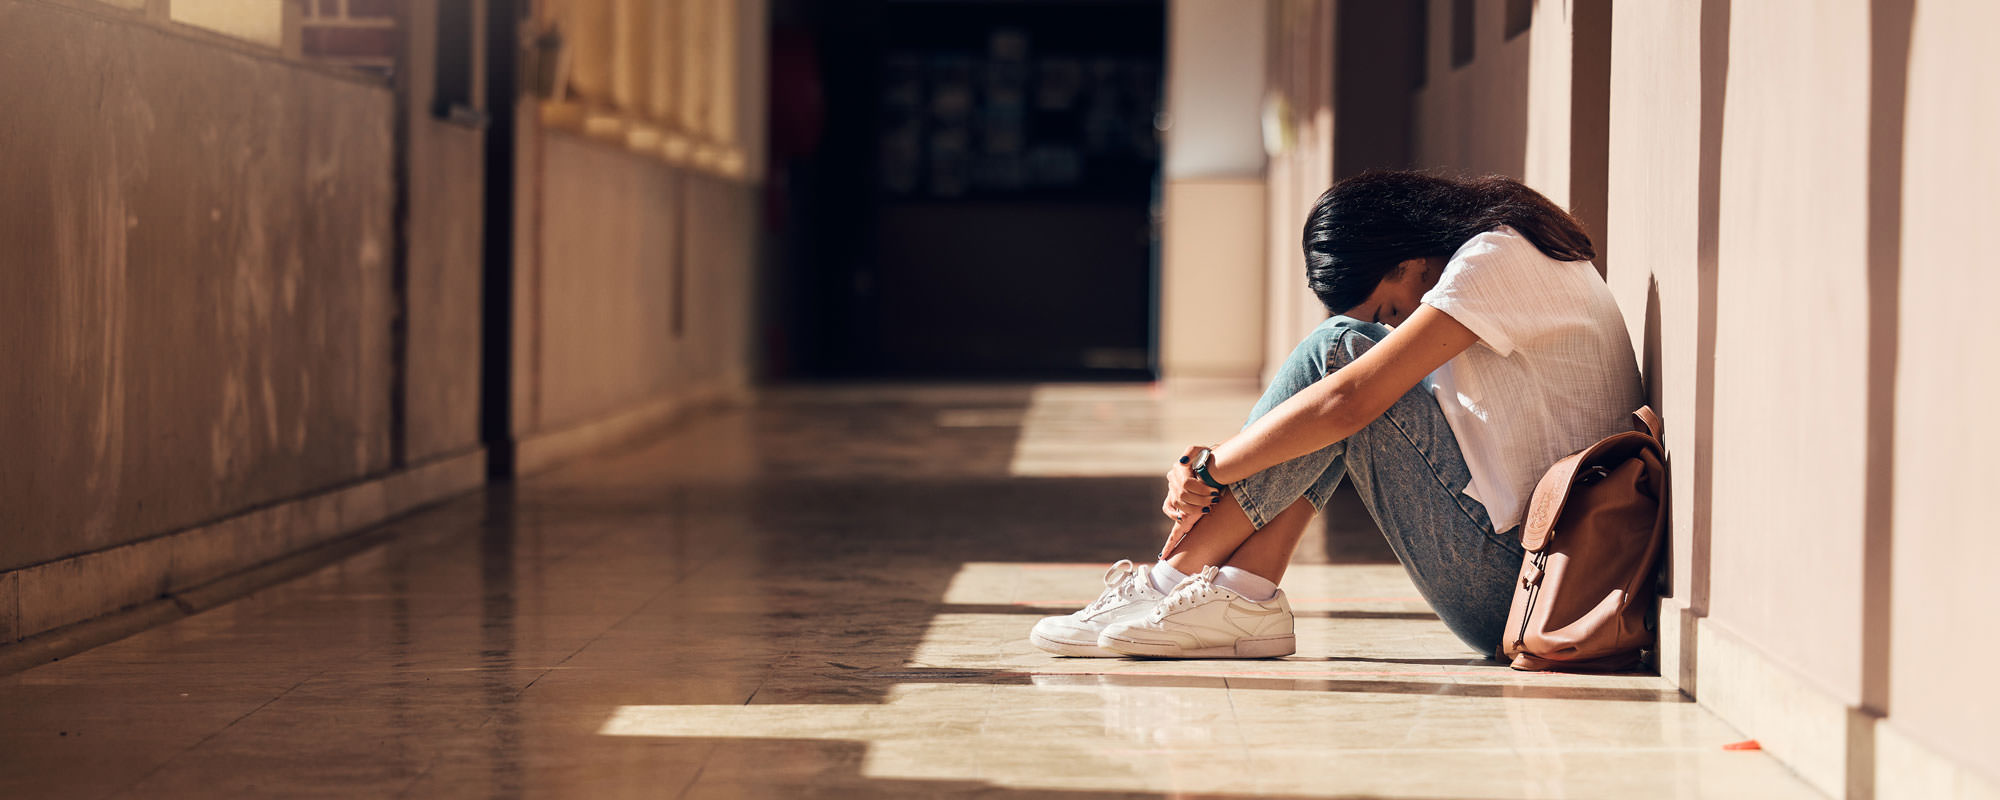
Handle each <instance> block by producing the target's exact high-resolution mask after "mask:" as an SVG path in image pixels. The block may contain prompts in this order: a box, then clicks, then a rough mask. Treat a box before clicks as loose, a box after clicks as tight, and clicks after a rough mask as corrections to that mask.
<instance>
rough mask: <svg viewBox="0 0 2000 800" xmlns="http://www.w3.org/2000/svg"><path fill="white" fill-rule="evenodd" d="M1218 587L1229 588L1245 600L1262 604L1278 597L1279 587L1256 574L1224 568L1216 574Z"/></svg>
mask: <svg viewBox="0 0 2000 800" xmlns="http://www.w3.org/2000/svg"><path fill="white" fill-rule="evenodd" d="M1215 583H1216V585H1217V586H1226V587H1229V589H1230V590H1231V591H1234V592H1235V593H1237V594H1240V595H1243V598H1244V599H1245V600H1249V601H1251V602H1253V603H1262V602H1265V601H1267V600H1270V599H1271V598H1273V597H1277V596H1278V585H1277V584H1275V583H1272V582H1270V581H1267V580H1264V579H1263V578H1261V577H1258V576H1257V574H1256V573H1252V572H1245V571H1243V570H1240V569H1237V568H1235V567H1223V568H1222V569H1220V570H1217V571H1216V573H1215Z"/></svg>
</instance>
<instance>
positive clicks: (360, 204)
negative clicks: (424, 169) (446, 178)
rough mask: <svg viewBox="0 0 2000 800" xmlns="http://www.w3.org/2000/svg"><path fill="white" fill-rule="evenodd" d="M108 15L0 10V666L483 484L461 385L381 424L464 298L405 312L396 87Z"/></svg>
mask: <svg viewBox="0 0 2000 800" xmlns="http://www.w3.org/2000/svg"><path fill="white" fill-rule="evenodd" d="M126 5H132V4H117V5H105V4H98V3H91V2H81V1H80V0H79V2H72V3H48V2H16V1H14V0H0V31H5V32H6V33H7V42H8V46H7V47H5V48H0V104H4V106H5V107H6V108H8V109H12V110H13V112H10V113H8V114H6V115H5V116H4V118H0V185H5V186H7V187H9V189H10V191H8V192H6V193H4V195H0V372H4V374H5V375H6V379H5V381H4V382H0V409H4V410H5V413H4V414H0V441H4V442H6V443H7V457H6V458H4V459H0V644H4V643H7V642H11V641H14V640H16V639H20V638H23V637H27V636H30V635H34V634H38V633H42V632H45V631H50V630H53V629H57V628H60V627H62V626H65V625H69V624H71V623H75V622H79V621H83V620H87V619H90V618H93V617H97V616H99V615H101V614H105V613H107V612H111V611H116V610H118V609H121V608H134V607H143V606H150V607H160V608H171V607H172V604H171V603H170V602H168V601H167V600H165V599H163V598H168V597H170V596H174V595H177V594H178V593H181V592H183V591H185V590H188V589H190V588H193V587H197V586H201V585H203V584H206V583H208V582H211V581H214V580H216V579H218V578H220V577H222V576H225V575H229V574H231V573H235V572H238V571H241V570H243V569H246V568H248V567H251V566H254V565H258V564H262V563H266V562H269V561H271V560H272V559H277V558H279V557H281V556H284V555H287V554H290V553H294V552H297V551H300V550H303V549H306V548H310V547H312V546H314V545H317V544H321V543H324V542H327V541H329V540H331V539H334V538H337V537H339V536H340V535H342V534H344V533H347V532H350V531H352V530H355V529H356V528H359V527H362V526H365V525H368V524H372V523H375V522H378V521H380V520H382V519H384V518H386V517H388V516H392V515H394V514H396V513H399V512H400V511H403V510H406V509H409V508H412V507H414V506H416V505H420V504H423V503H426V502H430V501H433V500H435V499H438V498H441V497H444V496H447V495H450V494H452V493H455V492H458V491H462V490H465V489H468V488H471V487H473V486H477V485H479V484H480V483H481V482H482V480H483V477H484V466H483V465H484V458H483V453H482V452H481V451H480V449H479V448H478V444H477V441H476V438H471V437H469V436H468V435H467V434H468V433H469V429H468V428H467V427H466V426H465V425H463V424H460V423H459V422H455V421H453V420H450V419H445V418H443V417H442V416H441V415H439V414H435V413H430V412H429V411H427V410H426V409H430V408H433V407H434V404H432V403H428V402H426V401H425V398H430V397H432V396H433V395H437V394H446V395H448V394H451V393H452V392H454V391H457V390H459V389H462V388H463V387H462V386H456V387H455V386H452V385H448V384H452V383H453V382H454V381H456V382H458V383H464V382H466V380H467V379H466V378H465V376H463V375H462V374H460V373H457V372H453V371H451V370H449V369H446V370H440V371H438V372H436V373H430V372H426V373H425V374H423V375H419V376H416V377H415V379H414V380H413V381H412V382H411V383H410V389H411V391H409V392H407V393H405V394H406V395H407V396H408V397H410V398H416V399H414V400H411V401H410V402H409V403H408V404H404V403H402V402H399V397H401V396H404V395H399V392H398V390H397V388H396V387H397V386H398V383H399V380H400V378H401V375H402V374H403V371H404V370H405V369H407V368H408V365H410V364H417V365H424V364H432V363H452V362H454V361H455V360H456V359H460V358H464V357H465V356H466V355H467V354H466V353H465V352H463V350H462V349H461V348H462V347H463V344H464V337H463V335H462V334H463V333H464V332H463V331H462V330H461V331H453V330H451V328H452V326H453V325H454V324H458V322H457V321H463V320H465V319H472V320H475V321H474V322H473V323H472V324H473V325H475V326H476V303H477V300H476V297H473V298H467V299H464V300H462V301H454V300H450V299H447V298H444V297H438V298H435V299H432V298H427V297H426V298H423V299H421V302H422V303H423V306H422V308H420V309H416V310H414V311H409V313H407V314H406V313H405V312H406V309H405V308H404V301H403V298H402V297H401V296H400V295H399V294H398V275H397V270H398V262H399V261H400V260H401V257H400V253H399V250H400V248H401V247H402V242H403V241H404V239H403V238H402V237H399V233H398V229H397V221H396V220H397V213H398V204H399V200H398V192H397V173H396V164H395V160H396V159H395V154H396V149H395V148H396V139H397V131H396V128H395V126H396V120H397V110H396V104H397V97H396V94H395V92H394V91H393V87H392V86H391V85H390V84H389V83H388V82H387V81H385V80H383V79H381V78H378V77H372V76H368V75H364V74H361V73H356V72H350V71H347V70H342V69H335V68H329V67H321V66H316V65H313V64H309V63H302V62H300V61H298V60H296V59H293V58H287V57H286V56H284V54H283V53H282V52H280V51H279V50H277V49H275V48H272V47H266V46H261V45H258V44H255V43H251V42H244V41H239V40H234V39H229V38H227V37H224V36H221V35H217V34H212V33H209V32H207V31H204V30H200V29H196V28H191V27H187V26H183V25H180V24H178V23H176V22H173V21H171V20H168V19H163V18H158V17H156V16H155V15H153V14H152V13H151V11H149V10H148V9H146V8H141V7H138V6H136V5H133V6H132V7H131V8H126V7H124V6H126ZM424 5H425V4H421V3H419V4H417V6H418V7H423V6H424ZM471 191H472V192H474V194H473V197H474V198H476V196H477V195H476V192H477V188H476V185H475V186H474V187H473V188H472V189H471ZM414 202H415V203H416V204H417V205H418V206H426V207H428V206H431V205H433V204H435V203H440V202H445V200H444V199H443V198H439V197H435V196H422V195H420V196H418V197H417V198H414ZM452 230H453V228H452V226H451V225H446V224H440V225H437V226H428V225H427V226H425V227H423V228H420V229H415V230H412V231H410V232H409V236H408V239H409V241H412V242H418V243H421V246H420V247H413V249H417V250H425V249H426V248H428V249H429V250H430V251H432V252H436V251H437V250H438V248H447V249H448V248H449V247H452V246H455V245H453V244H452V240H453V237H454V234H453V233H452ZM434 232H435V235H436V236H438V237H440V238H438V239H435V240H433V239H428V238H427V237H430V236H432V235H433V233H434ZM454 257H455V256H452V255H450V254H449V253H443V254H439V255H437V256H436V257H435V258H431V257H425V258H422V259H419V261H420V262H421V264H420V265H419V266H416V267H414V268H413V269H414V271H413V275H415V276H417V278H418V280H419V281H427V280H428V279H429V276H433V275H435V274H437V273H436V269H435V267H436V265H437V264H438V263H440V262H442V261H443V260H446V259H449V258H454ZM455 302H458V303H463V304H473V305H472V306H471V307H472V308H473V309H475V312H474V314H475V316H472V317H466V316H465V315H464V313H462V312H463V311H464V310H465V309H464V308H463V307H458V306H454V303H455ZM454 309H456V310H454ZM399 318H406V319H407V321H408V323H409V328H408V329H409V330H410V331H411V332H412V333H411V336H410V338H409V339H408V340H406V341H401V342H399V341H398V338H397V333H396V326H397V322H398V319H399ZM474 335H475V336H476V327H475V328H474ZM475 341H476V340H475ZM404 356H407V361H405V360H402V358H403V357H404ZM473 380H476V377H475V378H473ZM440 402H444V401H440Z"/></svg>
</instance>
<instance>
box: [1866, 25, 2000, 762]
mask: <svg viewBox="0 0 2000 800" xmlns="http://www.w3.org/2000/svg"><path fill="white" fill-rule="evenodd" d="M1909 5H1911V4H1905V7H1906V8H1907V7H1908V6H1909ZM1914 6H1915V15H1914V16H1915V19H1914V22H1913V23H1911V22H1907V21H1901V20H1896V19H1893V18H1888V19H1885V18H1884V15H1882V14H1879V13H1878V14H1877V15H1876V19H1875V20H1874V22H1875V25H1876V29H1875V31H1874V32H1873V40H1874V43H1875V45H1874V47H1875V51H1876V59H1877V63H1876V70H1877V75H1878V77H1889V78H1890V79H1891V80H1890V81H1889V82H1890V83H1891V88H1893V86H1894V84H1895V83H1898V82H1897V81H1894V80H1893V78H1894V73H1893V71H1890V72H1888V74H1887V75H1886V76H1885V75H1884V72H1885V71H1887V70H1893V69H1894V68H1895V67H1896V66H1897V64H1896V63H1895V62H1894V61H1891V62H1890V63H1889V64H1886V65H1885V64H1883V63H1882V60H1883V59H1885V58H1886V59H1896V58H1897V57H1899V56H1901V57H1902V59H1903V60H1902V63H1903V64H1904V65H1905V66H1906V69H1907V81H1908V83H1907V92H1908V93H1907V100H1906V106H1905V107H1904V109H1902V110H1903V113H1902V114H1901V115H1899V117H1900V119H1892V120H1889V121H1890V122H1902V124H1903V126H1904V127H1903V130H1902V132H1901V142H1900V144H1901V148H1900V153H1897V152H1894V151H1892V152H1890V153H1887V154H1880V155H1882V156H1886V158H1878V160H1877V163H1876V166H1878V167H1885V169H1876V170H1871V175H1872V178H1871V180H1873V181H1877V182H1878V185H1877V186H1876V187H1874V188H1873V190H1872V191H1877V192H1882V193H1885V194H1886V193H1888V192H1891V191H1894V187H1895V184H1894V183H1891V185H1889V186H1881V185H1879V183H1882V182H1894V181H1896V180H1897V179H1898V178H1900V188H1901V192H1900V196H1899V198H1898V199H1899V200H1900V206H1901V207H1900V209H1895V210H1894V211H1893V212H1892V213H1893V214H1894V219H1893V220H1882V219H1880V218H1881V217H1883V216H1885V215H1884V214H1883V213H1882V212H1881V211H1877V212H1875V216H1877V217H1878V224H1879V223H1881V222H1889V221H1893V222H1894V223H1895V225H1896V227H1897V228H1898V230H1897V234H1898V236H1899V237H1900V243H1898V242H1895V241H1887V242H1881V244H1883V245H1888V246H1890V247H1891V248H1892V253H1893V256H1894V257H1895V259H1896V264H1895V272H1897V273H1900V275H1899V276H1891V277H1892V278H1899V282H1900V286H1899V288H1897V289H1896V290H1895V293H1896V294H1897V295H1898V298H1897V299H1896V301H1895V302H1896V303H1897V305H1898V306H1899V307H1900V309H1901V310H1900V314H1899V316H1900V331H1899V332H1898V333H1897V334H1896V335H1895V337H1894V338H1895V341H1894V342H1890V343H1889V344H1890V345H1891V346H1892V347H1894V348H1895V352H1896V355H1895V357H1894V361H1893V364H1892V369H1891V374H1893V375H1894V377H1895V399H1894V401H1893V403H1892V405H1891V408H1890V411H1891V412H1892V417H1891V419H1892V420H1893V422H1892V427H1891V429H1890V432H1891V435H1892V436H1893V438H1894V445H1893V448H1892V451H1891V456H1892V460H1893V462H1892V464H1891V465H1890V466H1891V467H1892V468H1893V470H1894V471H1893V472H1892V473H1891V480H1890V481H1889V483H1890V486H1891V487H1892V489H1893V497H1894V501H1893V506H1892V507H1893V513H1892V522H1893V525H1892V527H1891V529H1892V530H1893V531H1894V541H1893V550H1894V553H1893V555H1892V556H1891V557H1890V558H1889V559H1888V562H1889V564H1890V565H1891V569H1892V573H1893V574H1892V576H1891V587H1892V588H1891V591H1889V592H1887V594H1888V596H1889V598H1890V600H1891V602H1890V607H1891V612H1892V613H1891V620H1890V629H1889V631H1888V646H1889V652H1890V657H1889V661H1888V663H1887V665H1886V667H1887V673H1888V674H1887V676H1886V677H1887V679H1888V686H1887V705H1888V710H1889V718H1888V723H1887V724H1886V725H1885V726H1882V727H1881V729H1879V730H1878V731H1877V733H1876V740H1875V754H1876V767H1875V777H1876V780H1877V786H1878V788H1879V789H1880V790H1879V791H1878V792H1877V793H1876V796H1877V797H1878V798H1890V797H1909V798H1917V797H1989V798H1990V797H2000V758H1996V754H2000V725H1996V723H1995V722H1994V720H1995V719H2000V684H1996V683H1995V682H1994V681H1993V679H1992V676H1991V671H1990V670H1988V669H1986V668H1985V667H1986V665H1990V664H1993V663H1995V662H1996V661H2000V644H1996V640H1995V639H1994V637H1991V636H1983V635H1980V634H1979V633H1977V632H1974V631H1970V630H1968V629H1967V628H1966V627H1965V626H1964V625H1963V623H1962V622H1959V621H1961V620H1967V619H1970V616H1969V615H1967V614H1966V613H1964V612H1963V611H1961V609H1968V610H1969V609H1974V608H1992V607H1993V605H1994V602H1993V592H1992V588H1991V587H1992V586H1993V585H1994V579H1993V575H1992V569H1991V565H1993V564H1994V563H1995V562H1996V560H2000V538H1996V537H1995V536H1994V534H1993V524H1992V515H1991V514H1989V513H1986V512H1985V509H1986V507H1987V503H1986V502H1985V498H1987V497H1989V496H1991V495H1990V492H1991V491H1992V490H1991V489H1989V488H1987V487H1986V486H1985V483H1986V477H1987V476H1989V475H1991V474H1992V471H1991V469H1989V468H1986V467H1984V466H1982V465H1983V464H1984V463H1987V462H1989V461H1990V459H1991V454H1992V453H1994V452H1996V451H2000V428H1996V427H1994V426H1993V425H1991V424H1989V423H1987V422H1986V420H1987V419H1988V418H1990V416H1991V415H1992V407H1993V398H1994V397H1995V396H1996V392H2000V369H1995V367H1994V363H1995V362H1994V356H1993V352H1992V345H1993V343H1994V342H2000V315H1996V314H1995V313H1994V312H1993V304H1992V298H1993V297H1995V296H1996V294H2000V273H1996V272H1995V271H1994V270H1992V269H1990V268H1989V266H1990V265H1989V264H1988V262H1987V260H1986V259H1982V258H1978V257H1976V256H1970V255H1968V254H1967V252H1966V245H1967V243H1968V242H1969V241H1971V240H1969V239H1968V238H1967V234H1969V233H1973V232H1976V231H1984V230H1987V229H1989V227H1990V226H1991V224H1992V221H1993V220H1995V219H2000V153H1996V152H1995V150H1994V148H1993V143H1994V142H1995V141H2000V101H1996V100H1995V98H2000V75H1996V74H1995V72H1994V70H1993V68H1992V66H1991V54H1990V51H1991V48H1992V45H1991V44H1990V42H1989V39H1990V32H1991V31H1992V30H1994V28H1995V26H2000V7H1996V6H1994V5H1993V4H1990V3H1974V2H1961V3H1929V2H1925V3H1917V4H1914ZM1897 22H1904V24H1906V25H1908V26H1909V27H1908V28H1907V29H1905V30H1891V29H1889V28H1890V27H1891V26H1893V25H1895V24H1896V23H1897ZM1901 37H1907V39H1906V41H1907V45H1908V49H1907V51H1905V52H1903V53H1898V52H1896V51H1897V49H1898V48H1897V46H1898V44H1899V42H1898V41H1897V40H1898V39H1899V38H1901ZM1885 68H1886V70H1885ZM1871 105H1872V106H1874V107H1875V108H1876V109H1877V111H1878V113H1881V112H1884V111H1888V112H1893V111H1895V110H1896V108H1895V104H1894V103H1883V102H1871ZM1877 121H1878V122H1881V121H1882V120H1880V119H1878V120H1877ZM1885 138H1887V137H1885ZM1882 161H1887V162H1888V163H1886V164H1884V163H1882ZM1897 173H1900V175H1898V174H1897ZM1892 208H1893V207H1892ZM1975 235H1976V234H1975ZM1882 272H1883V271H1882V270H1879V269H1876V270H1871V273H1873V274H1872V275H1871V278H1875V277H1879V276H1881V273H1882ZM1879 286H1880V284H1877V287H1878V288H1877V289H1876V291H1880V289H1879ZM1878 299H1882V298H1878ZM1869 311H1870V313H1875V314H1880V313H1881V311H1882V309H1880V308H1871V309H1869ZM1870 421H1871V423H1873V424H1879V420H1877V419H1871V420H1870ZM1869 555H1870V558H1875V557H1878V554H1876V553H1875V552H1874V551H1873V550H1872V549H1871V551H1870V554H1869ZM1871 577H1872V574H1871ZM1898 780H1900V781H1901V782H1900V783H1897V782H1896V781H1898Z"/></svg>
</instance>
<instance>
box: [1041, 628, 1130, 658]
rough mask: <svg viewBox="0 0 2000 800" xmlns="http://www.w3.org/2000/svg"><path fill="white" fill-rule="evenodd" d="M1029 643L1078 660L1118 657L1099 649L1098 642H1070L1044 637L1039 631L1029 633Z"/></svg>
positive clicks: (1108, 651) (1115, 654)
mask: <svg viewBox="0 0 2000 800" xmlns="http://www.w3.org/2000/svg"><path fill="white" fill-rule="evenodd" d="M1028 642H1029V643H1031V644H1033V645H1034V646H1035V647H1037V648H1040V649H1042V650H1044V651H1047V652H1050V653H1054V654H1056V655H1059V656H1075V657H1077V658H1117V657H1118V654H1117V653H1113V652H1111V651H1110V650H1106V649H1104V648H1102V647H1098V646H1097V643H1096V642H1088V643H1086V642H1069V641H1064V640H1062V639H1054V638H1050V637H1047V636H1043V635H1042V634H1041V633H1040V632H1039V631H1037V632H1033V633H1029V634H1028Z"/></svg>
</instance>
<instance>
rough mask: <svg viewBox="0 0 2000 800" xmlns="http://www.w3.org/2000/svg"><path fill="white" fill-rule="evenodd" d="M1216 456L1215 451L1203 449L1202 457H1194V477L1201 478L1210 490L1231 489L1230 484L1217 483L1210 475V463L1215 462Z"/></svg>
mask: <svg viewBox="0 0 2000 800" xmlns="http://www.w3.org/2000/svg"><path fill="white" fill-rule="evenodd" d="M1214 456H1215V451H1214V450H1212V449H1209V448H1202V451H1201V455H1198V456H1195V457H1194V467H1193V469H1194V476H1195V477H1197V478H1200V479H1201V482H1202V483H1206V484H1208V488H1210V489H1227V488H1229V484H1226V483H1222V482H1220V481H1217V480H1216V479H1215V478H1214V477H1213V476H1211V475H1209V474H1208V462H1209V461H1211V460H1214Z"/></svg>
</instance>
